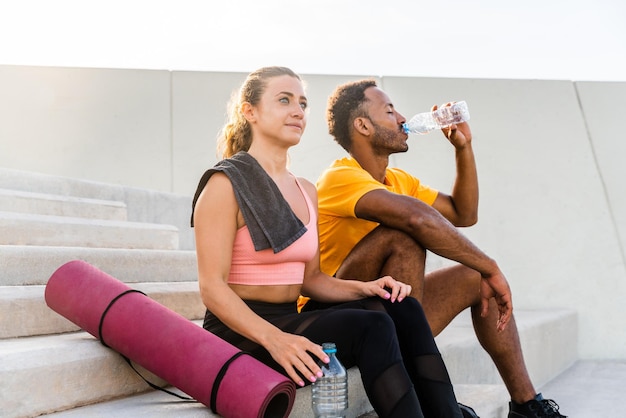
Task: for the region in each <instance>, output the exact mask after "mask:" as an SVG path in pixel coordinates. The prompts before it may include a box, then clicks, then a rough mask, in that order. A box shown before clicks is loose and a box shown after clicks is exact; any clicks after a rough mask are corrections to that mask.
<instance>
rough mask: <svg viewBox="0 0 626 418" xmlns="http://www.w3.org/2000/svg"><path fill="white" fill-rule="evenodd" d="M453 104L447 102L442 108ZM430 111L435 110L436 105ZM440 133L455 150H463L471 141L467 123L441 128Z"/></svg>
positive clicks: (470, 132)
mask: <svg viewBox="0 0 626 418" xmlns="http://www.w3.org/2000/svg"><path fill="white" fill-rule="evenodd" d="M453 104H454V102H448V103H445V104H443V105H442V107H447V106H452V105H453ZM431 110H432V111H435V110H437V105H434V106H433V107H432V108H431ZM441 132H443V134H444V135H445V137H446V138H448V141H450V143H451V144H452V145H454V147H455V148H457V149H462V148H464V147H465V146H466V145H467V144H468V143H470V142H471V141H472V131H471V130H470V127H469V124H468V123H467V122H463V123H459V124H455V125H450V126H448V127H447V128H443V129H442V130H441Z"/></svg>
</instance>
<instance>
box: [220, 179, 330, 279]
mask: <svg viewBox="0 0 626 418" xmlns="http://www.w3.org/2000/svg"><path fill="white" fill-rule="evenodd" d="M296 184H297V185H298V188H299V189H300V192H301V193H302V195H303V196H304V200H305V201H306V205H307V209H308V211H309V223H308V224H306V225H305V226H306V227H307V231H306V232H305V233H304V235H302V236H301V237H300V238H298V239H297V240H296V241H294V242H293V243H292V244H291V245H290V246H288V247H287V248H285V249H284V250H282V251H280V252H278V253H274V251H273V250H272V249H271V248H267V249H265V250H261V251H255V249H254V244H253V243H252V238H251V237H250V232H249V231H248V227H247V226H243V227H241V228H239V229H238V230H237V234H236V235H235V242H234V245H233V254H232V262H231V266H230V274H229V276H228V283H229V284H239V285H291V284H302V280H303V279H304V266H305V264H306V263H307V262H308V261H310V260H311V259H312V258H313V257H314V256H315V254H316V253H317V250H318V246H319V242H318V236H317V215H316V213H317V212H316V210H315V208H314V207H313V204H312V203H311V199H309V196H308V194H307V193H306V191H304V190H303V188H302V186H301V185H300V182H298V179H296ZM276 221H277V222H280V220H279V219H277V220H276Z"/></svg>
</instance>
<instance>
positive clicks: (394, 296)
mask: <svg viewBox="0 0 626 418" xmlns="http://www.w3.org/2000/svg"><path fill="white" fill-rule="evenodd" d="M362 283H363V295H364V296H366V297H370V296H379V297H381V298H383V299H389V300H390V301H391V302H392V303H393V302H395V301H398V302H402V301H403V300H404V298H406V297H407V296H409V295H410V294H411V286H410V285H408V284H405V283H402V282H399V281H397V280H394V279H393V277H391V276H384V277H381V278H380V279H378V280H374V281H371V282H362Z"/></svg>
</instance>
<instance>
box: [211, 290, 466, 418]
mask: <svg viewBox="0 0 626 418" xmlns="http://www.w3.org/2000/svg"><path fill="white" fill-rule="evenodd" d="M246 303H247V304H248V306H249V307H250V308H251V309H252V310H253V311H254V312H256V313H257V314H258V315H259V316H261V317H263V318H264V319H266V320H267V321H269V322H271V323H272V324H274V325H276V326H277V327H278V328H280V329H281V330H283V331H285V332H289V333H292V334H297V335H302V336H305V337H307V338H308V339H309V340H311V341H313V342H315V343H317V344H320V345H321V344H322V343H324V342H334V343H335V344H336V345H337V356H338V358H339V360H340V361H341V363H342V364H343V365H344V366H345V367H346V368H350V367H353V366H358V368H359V370H360V372H361V379H362V381H363V387H364V388H365V392H366V393H367V396H368V399H369V401H370V403H371V404H372V406H373V407H374V410H375V411H376V413H377V414H378V416H380V417H381V418H383V417H420V418H421V417H428V418H431V417H437V418H438V417H446V418H447V417H462V415H461V412H460V410H459V407H458V404H457V401H456V397H455V395H454V391H453V389H452V384H451V383H450V377H449V375H448V371H447V369H446V367H445V364H444V363H443V360H442V358H441V354H440V353H439V350H438V348H437V345H436V344H435V340H434V338H433V335H432V333H431V331H430V327H429V325H428V322H427V321H426V317H425V315H424V311H423V310H422V307H421V305H420V303H419V302H418V301H417V300H416V299H414V298H410V297H409V298H406V299H405V300H403V301H402V302H401V303H398V302H395V303H391V302H389V301H386V300H384V299H381V298H368V299H363V300H359V301H354V302H347V303H342V304H338V305H334V306H331V307H328V308H324V309H315V310H311V308H312V306H313V305H314V302H312V301H309V303H307V305H309V304H311V305H309V306H308V309H306V308H307V306H305V309H304V311H303V312H302V313H298V312H297V309H296V305H295V303H288V304H269V303H262V302H251V301H246ZM204 328H205V329H207V330H208V331H211V332H212V333H214V334H215V335H217V336H219V337H221V338H222V339H224V340H226V341H228V342H229V343H231V344H233V345H235V346H237V347H238V348H240V349H241V350H244V351H247V352H249V353H250V354H251V355H253V356H254V357H255V358H257V359H258V360H260V361H261V362H263V363H265V364H267V365H269V366H270V367H272V368H273V369H275V370H277V371H279V372H280V373H285V370H284V369H283V368H282V367H281V366H280V365H279V364H278V363H276V362H275V361H274V359H273V358H272V357H271V356H270V354H269V352H268V351H267V350H265V349H264V348H263V347H262V346H260V345H258V344H256V343H254V342H252V341H250V340H248V339H246V338H244V337H242V336H241V335H239V334H237V333H235V332H233V331H232V330H230V329H229V328H228V327H226V326H225V325H224V324H223V323H222V322H221V321H220V320H219V319H217V317H215V315H213V314H212V313H211V312H209V311H207V313H206V315H205V319H204ZM307 380H308V379H304V381H305V382H306V381H307Z"/></svg>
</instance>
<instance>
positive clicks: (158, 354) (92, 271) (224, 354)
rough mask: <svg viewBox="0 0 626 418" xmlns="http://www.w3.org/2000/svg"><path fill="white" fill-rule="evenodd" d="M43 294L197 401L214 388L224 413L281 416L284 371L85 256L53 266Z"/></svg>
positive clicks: (286, 392)
mask: <svg viewBox="0 0 626 418" xmlns="http://www.w3.org/2000/svg"><path fill="white" fill-rule="evenodd" d="M45 299H46V303H47V304H48V306H49V307H50V308H51V309H53V310H54V311H56V312H57V313H59V314H61V315H62V316H64V317H65V318H67V319H69V320H70V321H72V322H74V323H75V324H76V325H78V326H79V327H81V328H82V329H84V330H85V331H87V332H88V333H90V334H91V335H93V336H94V337H96V338H98V339H100V340H101V341H102V342H103V343H105V344H106V345H107V346H109V347H111V348H112V349H113V350H115V351H117V352H119V353H120V354H122V355H124V356H126V357H127V358H129V359H130V360H132V361H134V362H135V363H137V364H139V365H141V366H142V367H144V368H145V369H146V370H149V371H150V372H152V373H154V374H155V375H156V376H159V377H160V378H162V379H164V380H165V381H167V382H168V383H169V384H171V385H173V386H175V387H177V388H178V389H180V390H182V391H183V392H185V393H186V394H188V395H189V396H191V397H192V398H194V399H196V400H197V401H199V402H201V403H203V404H204V405H206V406H208V407H212V405H211V404H212V402H211V397H212V396H213V403H214V404H213V407H212V409H213V410H214V412H216V413H217V414H219V415H221V416H223V417H238V418H240V417H287V416H288V415H289V412H290V411H291V408H292V407H293V402H294V398H295V396H296V386H295V384H294V383H293V382H292V381H291V380H290V379H289V378H287V377H286V376H283V375H282V374H280V373H278V372H277V371H275V370H273V369H271V368H270V367H268V366H266V365H265V364H263V363H261V362H260V361H258V360H256V359H255V358H253V357H251V356H249V355H239V354H241V351H240V350H239V349H238V348H236V347H234V346H233V345H231V344H229V343H227V342H226V341H224V340H222V339H221V338H219V337H217V336H215V335H214V334H212V333H210V332H208V331H206V330H205V329H203V328H201V327H199V326H197V325H196V324H194V323H192V322H191V321H189V320H188V319H186V318H184V317H183V316H181V315H179V314H177V313H176V312H174V311H172V310H170V309H168V308H166V307H165V306H163V305H161V304H159V303H157V302H155V301H154V300H152V299H150V298H149V297H147V296H145V295H144V294H142V293H140V292H137V291H133V290H132V289H131V288H130V287H129V286H127V285H126V284H124V283H122V282H121V281H119V280H117V279H115V278H113V277H111V276H109V275H108V274H106V273H104V272H103V271H101V270H98V269H97V268H96V267H94V266H92V265H90V264H88V263H86V262H84V261H78V260H76V261H70V262H68V263H66V264H64V265H62V266H61V267H59V269H58V270H56V271H55V272H54V273H53V274H52V276H51V277H50V279H49V281H48V284H47V285H46V291H45ZM103 314H105V315H104V318H103ZM101 318H103V319H101ZM222 376H223V377H222ZM220 377H222V378H221V381H220ZM215 383H217V386H216V388H215V389H216V391H214V390H213V386H214V384H215Z"/></svg>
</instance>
